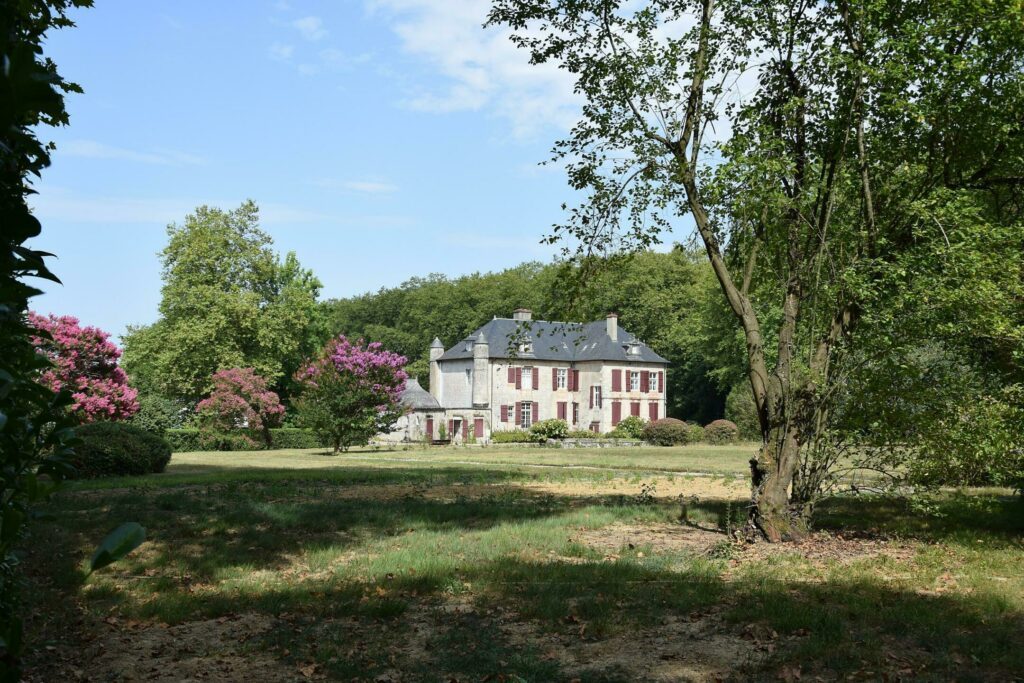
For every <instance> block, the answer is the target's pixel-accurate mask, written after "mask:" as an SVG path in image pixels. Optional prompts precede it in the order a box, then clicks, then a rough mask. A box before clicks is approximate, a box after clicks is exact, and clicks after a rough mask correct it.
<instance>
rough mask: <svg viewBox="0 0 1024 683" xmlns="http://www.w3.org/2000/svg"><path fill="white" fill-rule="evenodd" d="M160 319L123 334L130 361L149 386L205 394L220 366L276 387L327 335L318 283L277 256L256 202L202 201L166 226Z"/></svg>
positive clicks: (136, 378)
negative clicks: (227, 206) (251, 372)
mask: <svg viewBox="0 0 1024 683" xmlns="http://www.w3.org/2000/svg"><path fill="white" fill-rule="evenodd" d="M167 234H168V237H169V238H170V239H169V242H168V244H167V246H166V247H165V248H164V250H163V251H162V252H161V254H160V256H161V260H162V262H163V274H162V275H163V280H164V286H163V292H162V299H161V302H160V314H161V318H160V319H159V320H158V321H157V322H156V323H154V324H153V325H150V326H147V327H139V328H133V329H131V330H129V333H128V335H127V337H126V338H125V353H124V365H125V368H126V369H127V370H128V373H129V375H130V376H131V378H132V381H133V383H136V384H137V385H138V386H139V387H140V388H141V389H142V390H143V391H144V392H145V393H151V392H155V393H158V394H162V395H164V396H167V397H169V398H172V399H184V400H186V401H190V402H193V403H194V402H196V401H198V400H200V399H201V398H202V397H203V396H204V395H206V394H207V393H209V391H210V390H211V389H212V385H211V378H212V377H213V375H214V373H215V372H217V371H218V370H221V369H224V368H237V367H252V368H254V369H255V370H256V372H257V373H259V374H260V375H261V376H263V377H265V378H267V380H268V381H269V382H271V384H272V385H273V386H275V387H276V388H277V389H278V391H284V390H285V389H287V388H288V387H287V383H288V380H289V378H290V377H291V375H292V374H293V373H294V372H295V370H296V369H297V368H298V367H299V364H300V363H301V362H302V359H303V358H305V357H306V356H308V355H309V354H311V353H312V352H313V351H314V350H315V349H316V348H317V347H318V346H319V344H320V343H321V340H322V339H323V337H324V336H325V333H324V332H323V331H322V329H321V328H322V325H321V318H320V316H319V308H318V306H317V304H316V299H317V296H318V295H319V292H320V286H321V285H320V281H319V280H317V279H316V277H315V276H314V275H313V274H312V272H311V271H309V270H306V269H304V268H302V267H301V265H300V264H299V261H298V259H297V258H296V256H295V255H294V254H291V253H289V254H288V255H287V256H286V257H285V259H284V261H283V262H282V261H280V260H279V259H278V257H277V255H276V254H275V253H274V252H273V250H272V249H271V245H272V240H271V238H270V236H269V235H267V234H266V233H264V232H263V231H261V230H260V229H259V209H258V208H257V207H256V204H255V203H253V202H252V201H247V202H245V203H243V204H242V205H241V206H240V207H239V208H238V209H236V210H234V211H222V210H220V209H216V208H211V207H207V206H201V207H199V208H198V209H196V211H195V213H193V214H190V215H189V216H187V217H186V218H185V222H184V224H183V225H181V226H178V225H170V226H168V228H167Z"/></svg>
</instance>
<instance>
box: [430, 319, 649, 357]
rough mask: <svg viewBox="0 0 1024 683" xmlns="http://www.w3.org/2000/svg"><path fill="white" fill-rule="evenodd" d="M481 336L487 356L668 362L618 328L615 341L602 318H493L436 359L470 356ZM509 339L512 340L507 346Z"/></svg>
mask: <svg viewBox="0 0 1024 683" xmlns="http://www.w3.org/2000/svg"><path fill="white" fill-rule="evenodd" d="M481 336H482V337H483V340H484V341H486V342H487V345H488V357H489V358H513V357H514V358H516V359H517V360H549V361H564V362H567V363H568V362H579V361H590V360H601V361H612V362H619V363H628V362H634V363H636V362H640V363H660V364H664V365H668V361H667V360H666V359H665V358H662V357H661V356H659V355H658V354H657V353H655V352H654V351H653V350H652V349H651V347H649V346H647V345H646V344H644V343H643V342H641V341H640V340H638V339H637V338H636V337H634V336H633V335H632V334H630V333H629V332H627V331H626V330H624V329H622V327H619V330H618V334H617V336H618V340H616V341H612V339H611V337H609V336H608V330H607V324H606V322H605V321H604V320H597V321H594V322H591V323H561V322H552V321H548V320H529V321H519V320H512V319H511V318H495V319H494V320H491V321H489V322H488V323H487V324H486V325H484V326H483V327H481V328H479V329H477V330H474V331H473V333H472V334H470V335H469V336H468V337H466V338H465V339H463V340H462V341H460V342H459V343H458V344H456V345H455V346H453V347H451V348H450V349H448V350H447V351H445V352H444V355H443V356H441V357H440V359H439V360H442V361H445V360H461V359H466V358H472V357H473V344H474V342H476V340H477V339H479V338H480V337H481ZM510 341H511V342H512V345H511V348H510ZM520 341H530V342H532V344H533V350H532V352H521V351H519V343H520ZM634 344H635V345H637V346H636V348H637V350H638V353H637V354H630V353H628V350H629V348H630V346H631V345H634Z"/></svg>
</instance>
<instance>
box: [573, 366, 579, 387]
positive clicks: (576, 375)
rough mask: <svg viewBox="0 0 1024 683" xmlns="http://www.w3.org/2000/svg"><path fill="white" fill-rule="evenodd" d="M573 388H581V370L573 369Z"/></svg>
mask: <svg viewBox="0 0 1024 683" xmlns="http://www.w3.org/2000/svg"><path fill="white" fill-rule="evenodd" d="M572 390H573V391H579V390H580V371H579V370H573V371H572Z"/></svg>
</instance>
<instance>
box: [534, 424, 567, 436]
mask: <svg viewBox="0 0 1024 683" xmlns="http://www.w3.org/2000/svg"><path fill="white" fill-rule="evenodd" d="M530 433H531V434H536V435H537V437H538V438H539V439H541V440H544V439H564V438H565V437H566V436H568V435H569V424H568V423H567V422H566V421H565V420H541V421H540V422H534V423H533V424H532V425H531V426H530Z"/></svg>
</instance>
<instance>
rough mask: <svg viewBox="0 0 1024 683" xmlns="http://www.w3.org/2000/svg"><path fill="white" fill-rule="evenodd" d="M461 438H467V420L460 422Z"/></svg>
mask: <svg viewBox="0 0 1024 683" xmlns="http://www.w3.org/2000/svg"><path fill="white" fill-rule="evenodd" d="M462 438H463V439H467V438H469V420H463V421H462Z"/></svg>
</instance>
